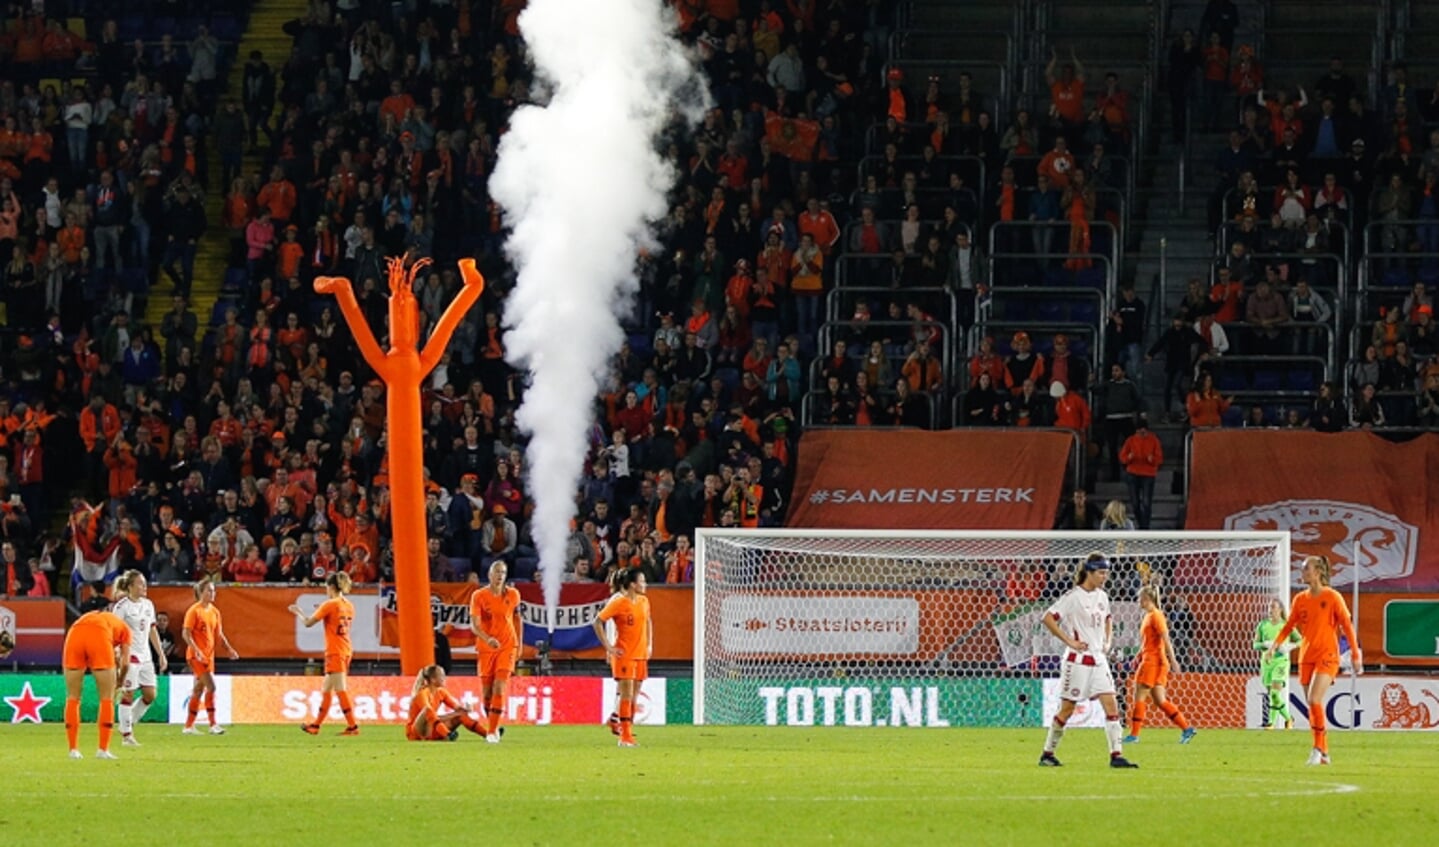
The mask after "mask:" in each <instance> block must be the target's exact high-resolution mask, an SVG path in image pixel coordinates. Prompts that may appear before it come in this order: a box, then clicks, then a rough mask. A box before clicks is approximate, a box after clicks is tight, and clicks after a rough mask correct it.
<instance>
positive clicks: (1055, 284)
mask: <svg viewBox="0 0 1439 847" xmlns="http://www.w3.org/2000/svg"><path fill="white" fill-rule="evenodd" d="M1044 284H1045V286H1046V287H1049V288H1067V287H1069V286H1070V285H1073V284H1074V277H1073V276H1071V275H1070V273H1069V271H1067V270H1065V269H1064V268H1062V267H1058V268H1049V269H1048V270H1046V271H1045V272H1044Z"/></svg>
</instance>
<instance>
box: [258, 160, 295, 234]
mask: <svg viewBox="0 0 1439 847" xmlns="http://www.w3.org/2000/svg"><path fill="white" fill-rule="evenodd" d="M295 203H296V195H295V185H294V183H292V182H290V181H289V180H288V179H285V171H284V169H283V168H281V167H280V166H279V165H276V166H275V167H273V168H271V169H270V181H269V182H267V183H265V185H264V186H262V187H261V188H260V193H259V194H257V195H255V205H256V206H257V207H259V208H261V209H269V210H270V218H271V220H273V221H274V223H275V225H276V226H284V225H285V224H287V223H288V222H289V220H290V216H291V215H293V214H294V213H295Z"/></svg>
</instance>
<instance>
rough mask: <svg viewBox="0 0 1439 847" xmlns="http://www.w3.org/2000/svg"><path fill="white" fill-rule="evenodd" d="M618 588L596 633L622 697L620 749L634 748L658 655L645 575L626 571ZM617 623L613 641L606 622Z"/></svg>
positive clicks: (603, 612)
mask: <svg viewBox="0 0 1439 847" xmlns="http://www.w3.org/2000/svg"><path fill="white" fill-rule="evenodd" d="M616 587H617V588H619V589H620V591H622V592H623V593H622V594H619V595H617V596H615V597H611V598H610V601H609V602H608V603H606V604H605V607H604V609H602V610H601V611H600V613H599V616H598V617H596V618H595V622H594V628H595V634H596V635H597V636H598V637H599V639H600V643H601V644H603V645H604V648H605V655H606V656H608V657H609V660H610V669H611V672H612V673H613V674H614V678H615V687H616V688H618V689H619V696H620V709H619V712H620V746H621V747H634V746H636V743H635V736H634V719H635V697H636V696H637V695H638V694H639V686H640V683H641V682H643V681H644V678H645V675H646V674H647V673H648V671H649V658H650V655H651V654H652V653H653V652H654V643H655V631H654V624H653V621H652V620H651V619H650V601H649V598H647V597H645V575H644V572H643V571H641V570H640V569H639V568H630V569H628V570H626V571H625V572H624V573H623V574H622V575H621V576H620V577H619V579H618V581H617V583H616ZM608 621H614V624H615V636H614V638H613V639H611V638H610V635H609V633H608V632H606V631H605V623H606V622H608Z"/></svg>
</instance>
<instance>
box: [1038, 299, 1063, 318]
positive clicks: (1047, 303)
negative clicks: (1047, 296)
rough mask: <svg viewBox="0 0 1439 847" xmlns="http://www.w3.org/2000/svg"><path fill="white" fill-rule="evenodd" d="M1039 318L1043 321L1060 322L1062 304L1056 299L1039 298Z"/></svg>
mask: <svg viewBox="0 0 1439 847" xmlns="http://www.w3.org/2000/svg"><path fill="white" fill-rule="evenodd" d="M1039 320H1042V321H1044V322H1045V323H1062V322H1063V321H1064V304H1063V303H1062V302H1060V301H1058V300H1041V301H1040V302H1039Z"/></svg>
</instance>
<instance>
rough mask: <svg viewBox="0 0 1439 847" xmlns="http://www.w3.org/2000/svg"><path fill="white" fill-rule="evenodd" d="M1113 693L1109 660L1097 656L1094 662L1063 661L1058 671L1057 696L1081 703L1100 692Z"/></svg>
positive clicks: (1112, 675) (1112, 679) (1112, 676)
mask: <svg viewBox="0 0 1439 847" xmlns="http://www.w3.org/2000/svg"><path fill="white" fill-rule="evenodd" d="M1113 693H1114V674H1112V673H1110V672H1109V660H1108V659H1104V658H1097V659H1095V660H1094V664H1092V665H1086V664H1084V663H1083V662H1070V661H1065V662H1064V663H1063V667H1062V668H1061V669H1060V672H1059V698H1060V699H1061V700H1070V701H1073V702H1076V703H1082V702H1084V701H1086V700H1093V699H1094V698H1096V697H1098V696H1099V695H1101V694H1113Z"/></svg>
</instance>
